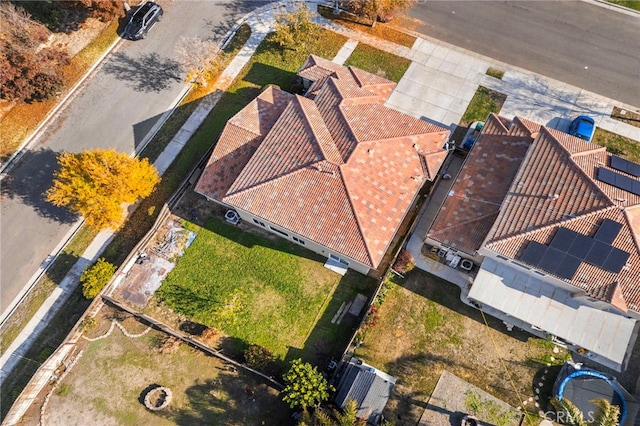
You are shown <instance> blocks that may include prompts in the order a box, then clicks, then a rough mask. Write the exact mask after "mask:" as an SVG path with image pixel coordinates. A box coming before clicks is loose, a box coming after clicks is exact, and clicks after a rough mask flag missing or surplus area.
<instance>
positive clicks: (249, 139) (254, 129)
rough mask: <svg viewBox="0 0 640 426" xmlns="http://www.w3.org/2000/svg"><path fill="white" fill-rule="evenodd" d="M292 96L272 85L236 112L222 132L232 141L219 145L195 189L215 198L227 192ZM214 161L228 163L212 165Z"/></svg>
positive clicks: (225, 137)
mask: <svg viewBox="0 0 640 426" xmlns="http://www.w3.org/2000/svg"><path fill="white" fill-rule="evenodd" d="M292 98H293V95H291V94H290V93H287V92H283V91H281V90H278V89H275V88H274V87H271V86H268V87H267V88H265V90H264V91H263V92H262V93H261V94H260V95H259V96H258V97H257V98H256V100H255V101H254V102H251V103H250V104H248V105H247V106H246V107H245V108H243V109H242V110H241V111H240V112H239V113H237V114H236V115H235V116H233V117H232V118H231V119H230V120H229V121H228V122H227V125H226V127H225V128H224V130H223V131H222V134H221V135H220V139H224V140H226V141H228V143H225V144H222V145H220V146H216V149H215V150H214V152H213V154H212V155H211V157H210V158H209V162H208V164H207V167H205V169H204V170H203V172H202V176H201V178H200V180H199V181H198V183H197V184H196V187H195V190H196V191H197V192H199V193H202V194H208V196H210V197H211V198H218V197H220V196H222V195H223V194H225V193H226V192H227V191H228V190H229V188H230V187H231V185H232V184H233V182H234V181H235V179H236V177H237V176H238V174H239V173H240V172H241V171H242V169H243V168H244V167H245V166H246V165H247V163H248V162H249V159H250V158H251V156H252V155H253V153H254V152H255V150H256V149H257V148H258V146H259V145H260V142H261V141H262V138H263V137H264V135H265V134H266V133H267V131H268V130H269V129H270V128H271V127H272V126H273V124H274V123H275V121H276V119H277V118H278V117H279V116H280V114H282V112H283V111H284V109H285V107H286V106H287V105H288V103H289V102H290V101H291V99H292ZM214 163H221V164H224V165H225V167H219V168H213V167H208V165H209V164H214Z"/></svg>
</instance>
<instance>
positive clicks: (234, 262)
mask: <svg viewBox="0 0 640 426" xmlns="http://www.w3.org/2000/svg"><path fill="white" fill-rule="evenodd" d="M211 204H212V203H210V202H207V201H206V200H204V199H203V198H201V197H199V196H198V195H196V194H193V193H192V194H190V195H189V196H187V197H186V198H185V199H184V202H183V203H182V206H179V207H177V211H182V212H187V211H188V212H191V211H193V210H194V206H199V209H198V210H197V211H198V213H197V217H198V218H203V219H202V220H203V221H202V222H201V225H202V226H199V225H198V224H196V223H194V222H186V223H185V226H186V227H187V228H188V229H190V230H192V231H194V232H196V233H197V237H196V239H195V240H194V242H193V244H191V246H190V247H189V248H188V249H187V250H186V252H185V254H184V255H183V256H182V257H180V258H179V260H178V262H177V265H176V267H175V268H174V269H173V271H172V272H171V273H170V274H169V275H168V277H167V278H166V279H165V281H164V282H163V284H162V286H161V287H160V288H159V289H158V291H157V292H156V296H155V297H154V299H152V300H151V302H150V303H149V306H148V307H147V309H146V310H145V312H146V313H148V314H150V315H152V316H159V317H160V318H161V319H162V320H163V321H167V322H168V323H171V322H172V321H171V320H170V318H168V317H170V316H171V315H170V314H169V310H171V311H173V312H175V313H176V314H178V315H180V316H182V317H186V318H187V319H189V320H190V321H193V322H196V323H199V324H203V325H206V326H209V327H214V328H216V329H217V330H220V331H221V332H222V333H223V334H224V335H226V336H228V339H226V340H225V345H224V350H225V353H227V354H230V355H233V356H234V357H236V358H237V359H238V360H242V352H243V351H244V349H246V347H247V346H248V345H250V344H257V345H261V346H264V347H266V348H267V349H269V350H270V351H271V352H272V353H273V354H274V356H275V358H276V359H278V360H280V363H279V364H280V366H281V367H282V366H284V365H285V363H283V362H282V361H286V362H288V361H290V360H291V359H294V358H297V357H302V358H303V359H305V360H307V361H310V362H314V363H315V364H317V365H318V366H320V367H322V366H323V365H326V363H328V361H329V360H330V359H331V357H332V356H338V357H339V356H340V355H341V354H342V352H343V350H344V349H345V347H346V345H347V343H348V341H349V339H350V338H351V335H352V334H353V331H354V329H355V326H356V325H357V324H356V319H355V318H351V317H349V316H345V317H344V318H343V320H342V321H340V322H338V321H333V322H332V320H334V316H335V315H336V313H337V312H338V310H339V309H340V307H341V305H342V304H343V302H345V303H349V302H351V301H352V300H353V299H354V298H355V296H356V295H357V294H358V293H362V294H364V295H365V296H366V297H370V296H371V294H372V293H373V291H374V290H375V287H376V281H375V280H373V279H372V278H368V277H365V276H364V275H361V274H358V273H356V272H353V271H349V272H347V274H346V275H345V276H344V277H342V276H340V275H338V274H336V273H335V272H333V271H330V270H329V269H327V268H325V267H324V266H323V265H324V261H325V259H324V258H322V257H321V256H319V255H317V254H315V253H313V252H311V251H309V250H306V249H304V248H302V247H300V246H298V245H297V244H294V243H292V242H290V241H287V240H285V239H282V238H280V237H277V236H274V235H272V234H270V233H268V232H266V231H262V230H260V229H258V228H256V227H253V226H250V225H248V224H241V227H238V226H233V225H229V224H227V223H225V222H223V221H222V220H221V219H222V214H223V213H224V211H223V210H221V209H220V208H219V207H215V206H213V205H211ZM185 216H186V215H185ZM167 308H168V309H167Z"/></svg>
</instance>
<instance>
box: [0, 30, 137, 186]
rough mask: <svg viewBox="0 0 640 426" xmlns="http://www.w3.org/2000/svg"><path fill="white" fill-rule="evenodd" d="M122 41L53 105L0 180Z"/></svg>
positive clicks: (7, 164) (0, 170) (4, 165)
mask: <svg viewBox="0 0 640 426" xmlns="http://www.w3.org/2000/svg"><path fill="white" fill-rule="evenodd" d="M122 41H124V39H122V38H121V37H120V36H118V38H117V39H116V40H115V41H114V42H113V43H111V45H110V46H109V47H108V48H107V50H105V52H104V53H103V54H102V55H101V56H100V57H99V58H98V60H97V61H95V62H94V63H93V65H92V66H91V67H90V68H89V69H88V70H87V72H85V73H84V75H83V76H82V77H80V80H78V81H77V82H76V84H74V85H73V86H72V87H71V89H69V91H68V92H67V94H66V95H64V96H63V98H62V99H61V100H60V102H58V103H57V104H56V106H55V107H53V109H52V110H51V111H49V113H48V114H47V116H46V117H45V118H44V119H43V120H42V121H41V122H40V124H38V126H37V127H36V128H35V129H34V130H33V132H31V134H30V135H28V136H27V137H26V138H25V139H24V142H22V144H21V145H20V146H19V147H18V149H17V150H16V152H14V153H13V154H12V155H11V156H10V157H9V158H8V159H7V161H5V162H4V163H2V167H1V168H0V182H1V181H2V180H3V179H4V178H5V177H6V175H7V173H8V172H10V171H11V170H12V169H13V168H14V167H15V165H16V164H17V163H18V162H19V161H20V159H21V158H22V156H23V155H24V154H25V152H26V148H28V147H29V146H31V144H32V143H34V142H35V141H36V140H38V138H39V137H40V136H41V135H42V133H44V131H45V130H46V128H47V127H48V126H49V124H51V121H52V120H53V119H54V118H55V117H56V116H57V115H58V113H59V112H61V111H62V110H63V109H64V108H65V107H66V106H67V102H68V101H69V100H70V99H71V98H72V97H73V96H75V95H76V92H77V91H78V89H79V88H80V86H81V85H82V84H83V83H84V82H85V81H86V80H87V79H88V78H89V76H90V75H91V74H92V73H93V72H94V71H95V70H96V68H98V67H99V66H100V65H102V62H103V61H104V60H105V58H106V57H107V56H108V55H109V54H111V52H112V51H113V50H114V49H115V48H116V46H117V45H118V44H120V42H122Z"/></svg>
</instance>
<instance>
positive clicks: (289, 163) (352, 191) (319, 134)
mask: <svg viewBox="0 0 640 426" xmlns="http://www.w3.org/2000/svg"><path fill="white" fill-rule="evenodd" d="M310 58H311V59H309V60H308V61H307V64H306V65H309V64H312V65H311V66H309V67H308V68H303V71H302V72H301V73H305V75H307V77H309V76H310V75H311V76H313V77H314V78H322V76H323V75H325V74H326V73H327V70H326V68H328V67H329V65H327V63H328V62H329V61H326V60H324V59H321V58H317V57H310ZM318 64H322V65H323V66H324V67H325V68H320V67H319V65H318ZM329 64H332V63H330V62H329ZM306 65H305V66H306ZM330 66H331V67H333V68H332V70H330V75H329V76H327V77H326V78H325V79H324V84H323V85H322V86H321V87H319V88H317V90H316V92H315V94H314V98H313V99H310V98H307V97H302V96H298V95H291V94H289V93H286V92H284V91H282V90H280V89H277V88H274V87H268V88H266V89H265V91H263V92H262V93H261V94H260V96H258V97H257V98H256V99H255V100H254V101H253V102H251V103H250V104H249V105H247V106H246V107H245V108H244V109H243V110H241V111H240V112H239V113H238V114H236V115H235V116H234V117H233V118H232V119H231V120H229V122H228V123H227V125H226V127H225V129H224V130H223V132H222V135H221V136H220V139H219V141H218V143H217V144H216V146H215V148H214V150H213V153H212V155H211V158H210V159H209V162H208V164H207V166H206V167H205V169H204V171H203V173H202V176H201V177H200V180H199V181H198V183H197V185H196V188H195V189H196V191H197V192H199V193H201V194H203V195H205V196H206V197H208V198H211V199H215V200H218V201H221V202H223V203H225V204H228V205H230V206H234V207H236V208H238V209H242V210H244V211H247V212H250V213H251V214H254V215H256V216H259V217H262V218H264V219H266V220H267V221H269V222H271V223H273V224H275V225H278V226H280V227H282V228H283V229H286V230H289V231H291V232H293V233H296V234H298V235H301V236H303V237H305V238H307V239H309V240H312V241H314V242H316V243H318V244H320V245H323V246H325V247H328V248H329V249H331V250H334V251H336V252H338V253H342V254H344V255H345V256H348V257H350V258H352V259H355V260H357V261H358V262H360V263H363V264H365V265H368V266H370V267H372V268H376V267H377V266H378V265H379V263H380V262H381V260H382V257H383V256H384V254H385V252H386V250H387V248H388V245H389V244H390V242H391V240H392V239H393V237H394V236H395V233H396V231H397V228H398V227H399V226H400V224H401V222H402V220H403V219H404V217H405V215H406V213H407V211H408V209H409V208H410V206H411V204H412V202H413V200H414V198H415V196H416V195H417V193H418V191H419V190H420V188H421V187H422V185H423V184H424V182H425V180H433V179H434V178H435V176H436V174H437V172H438V170H439V169H440V166H441V165H442V162H443V161H444V159H445V157H446V155H447V151H446V150H445V149H444V148H443V147H444V144H445V142H446V140H447V138H448V135H449V130H448V129H446V128H443V127H440V126H437V125H434V124H430V123H427V122H426V121H422V120H418V119H415V118H413V117H411V116H408V115H406V114H402V113H400V112H397V111H395V110H392V109H389V108H386V107H384V106H383V105H382V103H383V102H384V100H383V99H382V98H381V96H380V95H378V94H376V93H373V92H370V91H368V90H367V89H366V88H367V87H370V86H367V84H369V83H371V82H373V84H374V86H376V85H377V86H380V87H382V86H389V85H392V86H393V85H394V83H392V82H389V81H387V80H384V82H380V80H381V78H380V77H377V76H374V75H369V74H368V73H365V72H364V71H361V70H356V69H354V68H349V69H347V68H345V67H341V66H338V65H336V64H332V65H330ZM336 70H337V71H336ZM345 70H346V71H345ZM323 73H324V74H323ZM334 74H335V75H339V76H340V77H339V78H338V77H335V76H334Z"/></svg>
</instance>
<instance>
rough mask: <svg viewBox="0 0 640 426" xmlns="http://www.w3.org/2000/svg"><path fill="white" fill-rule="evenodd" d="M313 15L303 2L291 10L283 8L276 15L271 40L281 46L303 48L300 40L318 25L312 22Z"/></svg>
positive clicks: (312, 31)
mask: <svg viewBox="0 0 640 426" xmlns="http://www.w3.org/2000/svg"><path fill="white" fill-rule="evenodd" d="M315 15H316V14H315V13H313V12H311V11H310V10H309V7H308V6H307V5H306V4H305V3H304V2H302V3H300V4H299V5H298V6H297V7H296V9H295V10H294V11H292V12H289V11H288V10H287V9H283V10H282V11H281V12H279V13H278V14H277V15H276V18H275V19H276V23H275V25H274V30H275V31H274V34H273V36H272V40H273V41H274V42H275V43H276V44H278V45H279V46H280V47H281V48H289V49H293V50H298V49H300V48H304V47H305V44H304V42H303V41H301V40H306V39H307V37H308V36H309V35H313V34H314V33H316V32H317V30H318V26H317V25H316V24H314V22H313V17H314V16H315ZM303 36H304V37H303Z"/></svg>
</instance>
